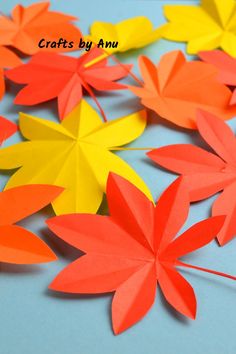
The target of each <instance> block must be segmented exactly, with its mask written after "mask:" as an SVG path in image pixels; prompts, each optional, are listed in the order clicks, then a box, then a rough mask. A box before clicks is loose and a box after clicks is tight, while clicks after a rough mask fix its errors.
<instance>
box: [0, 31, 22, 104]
mask: <svg viewBox="0 0 236 354" xmlns="http://www.w3.org/2000/svg"><path fill="white" fill-rule="evenodd" d="M0 36H1V34H0ZM21 63H22V62H21V60H20V58H18V56H17V55H16V54H14V53H13V52H12V51H11V50H9V49H8V48H5V47H3V46H1V45H0V100H1V98H2V97H3V96H4V93H5V80H4V70H3V69H4V68H14V67H15V66H17V65H20V64H21Z"/></svg>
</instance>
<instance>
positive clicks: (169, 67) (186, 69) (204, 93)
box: [129, 51, 236, 129]
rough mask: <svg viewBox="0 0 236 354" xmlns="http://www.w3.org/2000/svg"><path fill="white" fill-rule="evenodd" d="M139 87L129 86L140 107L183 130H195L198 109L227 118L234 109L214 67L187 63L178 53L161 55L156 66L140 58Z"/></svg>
mask: <svg viewBox="0 0 236 354" xmlns="http://www.w3.org/2000/svg"><path fill="white" fill-rule="evenodd" d="M139 65H140V71H141V74H142V78H143V81H144V84H143V86H142V87H134V86H129V88H130V90H131V91H132V92H133V93H134V94H135V95H137V96H138V97H140V98H141V102H142V104H143V105H144V106H145V107H147V108H150V109H152V110H153V111H155V112H156V113H157V114H158V115H160V116H161V117H162V118H164V119H167V120H169V121H171V122H172V123H174V124H176V125H179V126H181V127H184V128H189V129H196V128H197V126H196V122H195V116H196V111H197V109H199V108H202V109H204V110H207V111H209V112H212V113H215V114H217V115H218V116H219V117H220V118H221V119H223V120H225V119H229V118H231V117H233V116H234V115H235V114H236V107H229V102H230V99H231V96H232V94H231V91H230V89H229V88H227V87H226V86H224V85H223V84H222V83H220V82H219V81H218V80H217V70H216V69H215V67H214V66H213V65H209V64H206V63H203V62H201V61H190V62H187V61H186V59H185V57H184V54H183V53H181V52H180V51H173V52H169V53H167V54H165V55H163V56H162V58H161V60H160V62H159V64H158V65H157V66H156V65H154V64H153V63H152V62H151V60H150V59H148V58H147V57H144V56H141V57H140V59H139Z"/></svg>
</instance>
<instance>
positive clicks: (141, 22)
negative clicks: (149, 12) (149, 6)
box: [86, 16, 165, 54]
mask: <svg viewBox="0 0 236 354" xmlns="http://www.w3.org/2000/svg"><path fill="white" fill-rule="evenodd" d="M164 30H165V25H162V26H160V27H158V28H156V29H154V28H153V24H152V22H151V21H150V20H149V19H148V18H147V17H145V16H138V17H133V18H129V19H126V20H123V21H120V22H118V23H116V24H112V23H110V22H100V21H96V22H94V23H93V24H92V26H91V28H90V35H88V36H86V37H87V40H91V41H93V43H96V44H99V41H100V40H102V41H103V42H104V44H103V46H101V48H102V49H104V50H105V51H106V53H109V54H113V53H116V52H126V51H128V50H130V49H136V48H142V47H145V46H146V45H148V44H150V43H152V42H154V41H156V40H158V39H160V38H161V37H162V35H163V33H164ZM109 42H110V44H109ZM113 42H114V44H116V42H118V43H117V46H115V45H114V47H112V44H113ZM106 44H107V45H106Z"/></svg>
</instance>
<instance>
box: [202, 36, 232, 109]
mask: <svg viewBox="0 0 236 354" xmlns="http://www.w3.org/2000/svg"><path fill="white" fill-rule="evenodd" d="M235 44H236V42H235ZM199 56H200V58H201V59H202V60H204V61H205V62H207V63H210V64H212V65H215V66H216V67H217V69H218V70H219V74H218V79H219V80H220V82H222V83H223V84H226V85H229V86H232V87H235V89H234V92H233V95H232V98H231V101H230V103H231V104H232V105H233V104H236V59H235V58H232V57H231V56H230V55H228V54H227V53H225V52H223V51H221V50H211V51H207V52H200V53H199Z"/></svg>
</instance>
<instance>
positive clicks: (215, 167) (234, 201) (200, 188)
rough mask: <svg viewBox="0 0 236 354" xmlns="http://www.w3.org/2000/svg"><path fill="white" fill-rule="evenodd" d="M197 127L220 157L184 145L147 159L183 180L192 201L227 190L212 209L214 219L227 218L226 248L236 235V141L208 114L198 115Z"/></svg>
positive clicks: (222, 235)
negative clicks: (217, 216) (179, 175)
mask: <svg viewBox="0 0 236 354" xmlns="http://www.w3.org/2000/svg"><path fill="white" fill-rule="evenodd" d="M197 126H198V131H199V133H200V135H201V136H202V138H203V139H204V140H205V141H206V142H207V143H208V144H209V145H210V147H211V148H212V149H213V150H214V151H215V152H216V153H217V154H218V156H217V155H215V154H213V153H210V152H208V151H205V150H203V149H201V148H199V147H196V146H193V145H183V144H179V145H170V146H165V147H161V148H159V149H155V150H153V151H150V152H148V154H147V155H148V156H149V157H150V158H151V159H152V160H153V161H155V162H156V163H158V164H159V165H161V166H163V167H165V168H166V169H168V170H170V171H173V172H175V173H179V174H181V175H182V176H183V178H184V184H185V185H186V188H187V189H188V191H189V195H190V200H191V201H196V200H202V199H205V198H208V197H210V196H212V195H214V194H215V193H217V192H220V191H221V190H224V191H223V193H222V195H221V196H219V197H218V199H217V200H216V202H215V204H214V205H213V209H212V215H226V216H227V217H226V221H225V224H224V227H223V228H222V230H221V231H220V233H219V234H218V241H219V243H220V244H221V245H224V244H225V243H226V242H228V241H230V240H231V239H232V238H233V237H234V236H235V235H236V222H235V221H234V220H235V217H234V215H235V210H236V209H235V208H236V198H234V195H235V193H234V191H235V182H236V154H235V151H236V139H235V137H234V134H233V132H232V131H231V130H230V128H229V127H228V126H227V125H226V123H225V122H223V121H222V120H221V119H219V118H217V117H215V116H213V115H212V114H210V113H208V112H204V111H199V112H198V115H197ZM186 151H187V152H188V153H187V154H186Z"/></svg>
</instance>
